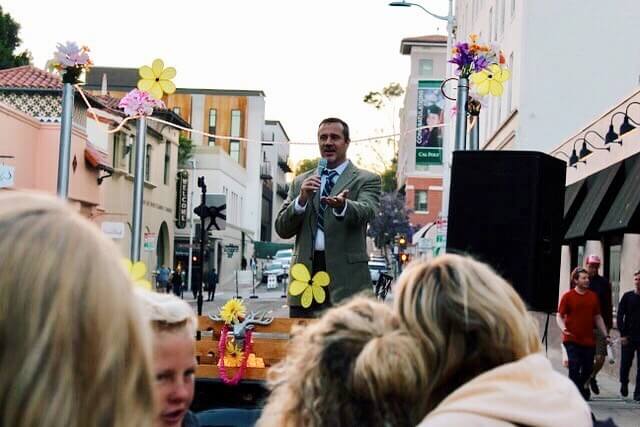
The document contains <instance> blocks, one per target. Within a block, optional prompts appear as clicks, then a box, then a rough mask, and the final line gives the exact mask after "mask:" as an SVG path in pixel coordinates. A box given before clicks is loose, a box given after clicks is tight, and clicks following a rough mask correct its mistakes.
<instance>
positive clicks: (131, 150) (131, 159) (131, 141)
mask: <svg viewBox="0 0 640 427" xmlns="http://www.w3.org/2000/svg"><path fill="white" fill-rule="evenodd" d="M129 145H130V148H129V149H128V150H129V175H133V165H134V161H135V151H136V144H135V140H134V138H133V135H129Z"/></svg>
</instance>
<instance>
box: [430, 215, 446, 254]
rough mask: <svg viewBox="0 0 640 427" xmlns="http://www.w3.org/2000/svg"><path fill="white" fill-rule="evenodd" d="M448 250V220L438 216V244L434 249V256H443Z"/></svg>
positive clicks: (436, 243)
mask: <svg viewBox="0 0 640 427" xmlns="http://www.w3.org/2000/svg"><path fill="white" fill-rule="evenodd" d="M446 249H447V218H446V217H444V216H438V219H437V220H436V242H435V245H434V247H433V256H434V257H435V256H438V255H442V254H444V253H445V251H446Z"/></svg>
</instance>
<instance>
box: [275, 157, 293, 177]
mask: <svg viewBox="0 0 640 427" xmlns="http://www.w3.org/2000/svg"><path fill="white" fill-rule="evenodd" d="M278 166H280V169H282V171H283V172H284V173H288V172H293V171H292V170H291V168H290V167H289V161H288V159H286V158H283V157H280V156H278Z"/></svg>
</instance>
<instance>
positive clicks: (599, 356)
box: [586, 255, 613, 394]
mask: <svg viewBox="0 0 640 427" xmlns="http://www.w3.org/2000/svg"><path fill="white" fill-rule="evenodd" d="M600 264H602V262H601V260H600V257H599V256H598V255H589V256H588V257H587V262H586V269H587V273H588V274H589V290H591V291H593V292H595V293H596V295H598V301H600V314H601V315H602V319H603V320H604V324H605V326H606V327H607V333H606V335H602V333H601V332H600V330H598V329H595V330H594V333H595V336H596V355H595V359H594V362H593V371H592V373H591V378H590V379H589V386H590V387H591V391H592V392H593V393H594V394H600V387H599V386H598V381H597V380H596V375H598V372H600V369H602V366H603V365H604V360H605V358H606V357H607V340H606V336H607V335H609V333H610V331H611V328H612V327H613V305H612V302H611V283H610V282H609V281H608V280H607V279H605V278H604V277H602V276H600V274H599V273H598V270H599V269H600Z"/></svg>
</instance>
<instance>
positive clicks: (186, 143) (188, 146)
mask: <svg viewBox="0 0 640 427" xmlns="http://www.w3.org/2000/svg"><path fill="white" fill-rule="evenodd" d="M191 157H193V142H192V141H191V140H190V139H189V138H187V137H186V136H184V135H180V140H179V145H178V167H179V168H185V167H187V162H188V161H189V159H191Z"/></svg>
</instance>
